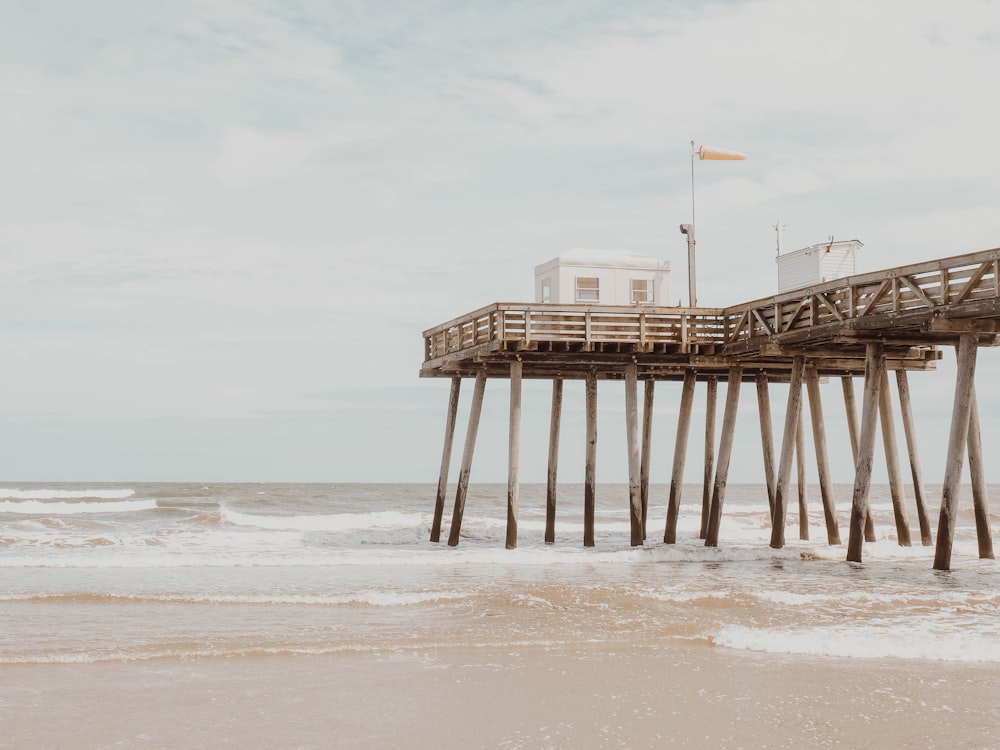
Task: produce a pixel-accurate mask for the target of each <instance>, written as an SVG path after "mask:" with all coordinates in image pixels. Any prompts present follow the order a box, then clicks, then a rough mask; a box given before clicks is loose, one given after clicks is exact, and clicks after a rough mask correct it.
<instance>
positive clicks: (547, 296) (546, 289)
mask: <svg viewBox="0 0 1000 750" xmlns="http://www.w3.org/2000/svg"><path fill="white" fill-rule="evenodd" d="M551 301H552V281H551V280H550V279H542V302H551Z"/></svg>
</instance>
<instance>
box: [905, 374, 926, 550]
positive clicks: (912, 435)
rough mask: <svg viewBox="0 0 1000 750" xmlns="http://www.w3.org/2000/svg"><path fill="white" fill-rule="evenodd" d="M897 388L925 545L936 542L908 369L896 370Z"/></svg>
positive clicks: (918, 518)
mask: <svg viewBox="0 0 1000 750" xmlns="http://www.w3.org/2000/svg"><path fill="white" fill-rule="evenodd" d="M896 390H897V391H899V412H900V415H901V416H902V418H903V434H904V436H905V437H906V451H907V453H908V454H909V458H910V476H911V477H912V478H913V495H914V497H915V498H916V502H917V522H918V523H919V524H920V542H921V544H923V545H924V546H925V547H929V546H931V545H932V544H933V543H934V538H933V536H932V535H931V522H930V518H929V517H928V516H927V506H926V504H925V503H924V480H923V477H922V475H921V471H920V458H919V456H918V455H917V435H916V430H915V429H914V426H913V408H912V406H911V404H910V384H909V381H908V380H907V379H906V370H896Z"/></svg>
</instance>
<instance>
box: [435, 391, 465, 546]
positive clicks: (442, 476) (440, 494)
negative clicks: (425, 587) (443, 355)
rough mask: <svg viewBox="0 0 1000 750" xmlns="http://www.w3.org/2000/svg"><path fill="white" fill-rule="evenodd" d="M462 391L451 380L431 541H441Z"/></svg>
mask: <svg viewBox="0 0 1000 750" xmlns="http://www.w3.org/2000/svg"><path fill="white" fill-rule="evenodd" d="M461 390H462V379H461V378H452V379H451V393H450V394H449V396H448V416H447V417H446V419H445V426H444V449H443V450H442V451H441V471H440V473H439V474H438V485H437V495H436V497H435V499H434V521H433V523H432V524H431V541H432V542H440V541H441V519H442V517H443V516H444V500H445V495H446V494H447V492H448V469H449V468H450V466H451V447H452V444H453V443H454V441H455V423H456V422H457V421H458V397H459V393H460V392H461Z"/></svg>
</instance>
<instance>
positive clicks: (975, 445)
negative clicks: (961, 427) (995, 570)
mask: <svg viewBox="0 0 1000 750" xmlns="http://www.w3.org/2000/svg"><path fill="white" fill-rule="evenodd" d="M968 445H969V476H970V478H971V480H972V505H973V509H974V511H975V514H976V541H977V542H978V543H979V558H980V559H981V560H993V559H994V557H993V533H992V531H990V507H989V495H988V493H987V490H986V471H985V467H984V465H983V441H982V436H981V434H980V431H979V407H978V405H977V403H976V388H975V386H974V385H973V387H972V404H971V406H970V409H969V438H968Z"/></svg>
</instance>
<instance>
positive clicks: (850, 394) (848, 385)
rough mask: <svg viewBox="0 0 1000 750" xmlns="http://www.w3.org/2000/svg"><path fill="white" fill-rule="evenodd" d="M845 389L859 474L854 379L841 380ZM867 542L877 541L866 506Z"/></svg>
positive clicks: (854, 459) (873, 523)
mask: <svg viewBox="0 0 1000 750" xmlns="http://www.w3.org/2000/svg"><path fill="white" fill-rule="evenodd" d="M840 383H841V385H842V386H843V387H844V407H845V408H846V409H847V431H848V433H849V435H850V438H851V457H852V462H851V463H853V464H854V468H855V474H857V466H858V407H857V403H856V401H855V399H854V378H853V377H852V376H850V375H847V376H845V377H843V378H841V379H840ZM865 507H866V508H867V510H866V511H865V541H866V542H874V541H875V522H874V521H873V520H872V512H871V508H870V507H868V506H867V505H866V506H865Z"/></svg>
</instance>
